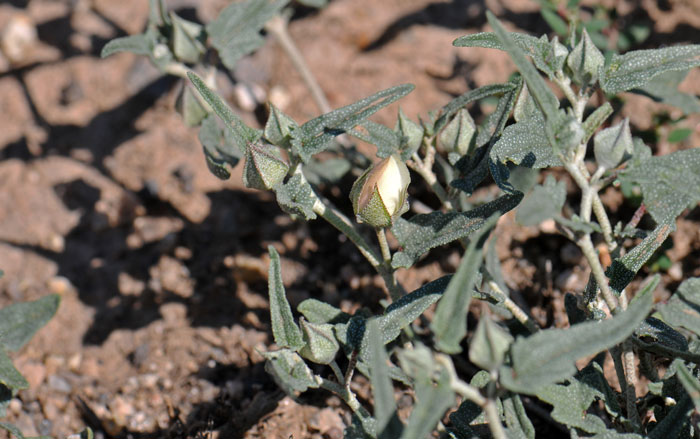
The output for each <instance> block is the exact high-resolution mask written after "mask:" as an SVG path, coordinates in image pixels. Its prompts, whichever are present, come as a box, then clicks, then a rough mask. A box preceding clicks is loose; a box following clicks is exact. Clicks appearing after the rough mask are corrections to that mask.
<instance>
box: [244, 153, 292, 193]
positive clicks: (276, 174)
mask: <svg viewBox="0 0 700 439" xmlns="http://www.w3.org/2000/svg"><path fill="white" fill-rule="evenodd" d="M287 172H289V165H288V164H287V163H286V162H285V161H284V160H283V159H282V156H281V155H280V153H279V150H278V149H277V147H276V146H274V145H270V144H269V143H268V144H266V143H251V144H249V145H248V149H247V150H246V160H245V169H244V172H243V183H244V184H245V186H246V187H249V188H253V189H260V190H270V189H273V188H275V187H277V185H278V184H280V183H281V182H282V181H283V180H284V177H286V175H287Z"/></svg>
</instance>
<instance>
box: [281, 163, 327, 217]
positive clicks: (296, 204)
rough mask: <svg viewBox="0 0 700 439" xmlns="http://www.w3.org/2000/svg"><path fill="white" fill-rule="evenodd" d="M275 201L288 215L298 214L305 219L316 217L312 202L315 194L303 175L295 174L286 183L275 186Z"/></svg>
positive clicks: (314, 199)
mask: <svg viewBox="0 0 700 439" xmlns="http://www.w3.org/2000/svg"><path fill="white" fill-rule="evenodd" d="M275 194H276V195H277V203H278V204H279V205H280V207H281V208H282V210H284V211H285V212H287V213H288V214H290V215H298V216H300V217H302V218H304V219H306V220H311V219H315V218H316V213H315V212H314V203H315V201H316V200H317V197H316V194H315V193H314V190H313V188H312V187H311V185H310V184H309V182H308V181H306V179H305V178H304V176H303V175H300V174H295V175H293V176H292V177H291V178H290V179H289V180H288V181H287V182H286V183H284V184H282V185H279V186H277V187H276V188H275Z"/></svg>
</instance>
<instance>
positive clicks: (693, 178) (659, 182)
mask: <svg viewBox="0 0 700 439" xmlns="http://www.w3.org/2000/svg"><path fill="white" fill-rule="evenodd" d="M620 177H621V180H622V182H623V183H624V182H627V183H636V184H638V185H639V186H640V187H641V189H642V197H643V199H644V204H645V205H646V207H647V211H648V212H649V213H650V214H651V216H652V217H653V218H654V221H656V222H657V223H659V224H662V223H670V222H673V221H675V219H676V217H677V216H678V215H680V213H681V212H683V210H684V209H686V208H688V207H693V206H695V205H697V204H698V202H700V148H693V149H687V150H684V151H676V152H672V153H671V154H668V155H664V156H661V157H651V158H649V159H648V160H644V161H641V162H640V163H632V164H631V165H630V166H628V168H627V169H626V170H624V171H623V172H622V174H621V176H620Z"/></svg>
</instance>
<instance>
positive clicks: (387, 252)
mask: <svg viewBox="0 0 700 439" xmlns="http://www.w3.org/2000/svg"><path fill="white" fill-rule="evenodd" d="M376 232H377V241H379V248H380V249H381V250H382V258H383V259H384V262H383V264H382V265H383V269H382V270H381V271H380V272H379V274H381V275H382V278H383V279H384V283H385V284H386V287H387V289H388V290H389V295H390V296H391V300H392V302H396V301H397V300H399V299H400V298H401V296H403V295H404V294H405V291H404V290H403V288H402V287H401V285H399V283H398V281H397V279H396V272H395V271H394V268H393V267H392V266H391V249H389V242H388V241H387V240H386V229H385V228H384V227H378V228H377V229H376Z"/></svg>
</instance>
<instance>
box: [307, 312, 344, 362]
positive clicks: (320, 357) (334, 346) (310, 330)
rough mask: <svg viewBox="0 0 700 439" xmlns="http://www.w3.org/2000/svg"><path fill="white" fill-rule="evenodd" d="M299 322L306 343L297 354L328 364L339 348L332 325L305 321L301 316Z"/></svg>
mask: <svg viewBox="0 0 700 439" xmlns="http://www.w3.org/2000/svg"><path fill="white" fill-rule="evenodd" d="M299 324H300V326H301V333H302V336H303V337H304V342H305V343H306V344H305V345H304V347H302V348H301V349H300V350H299V354H300V355H301V356H302V357H304V358H306V359H307V360H309V361H313V362H314V363H317V364H329V363H330V362H331V361H333V360H334V359H335V356H336V354H337V353H338V350H339V349H340V345H339V344H338V340H336V338H335V333H334V332H333V325H331V324H330V323H311V322H307V321H306V320H305V319H304V318H303V317H302V318H301V319H300V320H299Z"/></svg>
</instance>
